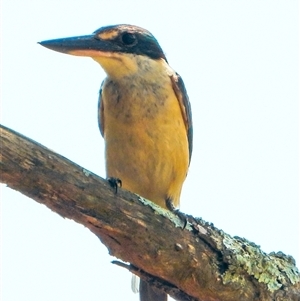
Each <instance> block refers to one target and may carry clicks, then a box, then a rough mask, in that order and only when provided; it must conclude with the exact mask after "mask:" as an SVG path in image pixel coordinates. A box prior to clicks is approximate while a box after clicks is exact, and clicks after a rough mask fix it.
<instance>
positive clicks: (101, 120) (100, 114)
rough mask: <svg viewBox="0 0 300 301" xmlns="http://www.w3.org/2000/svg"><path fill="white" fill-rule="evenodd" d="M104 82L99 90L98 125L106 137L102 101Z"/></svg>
mask: <svg viewBox="0 0 300 301" xmlns="http://www.w3.org/2000/svg"><path fill="white" fill-rule="evenodd" d="M103 83H104V81H103V82H102V84H101V86H100V91H99V99H98V125H99V129H100V133H101V135H102V137H104V114H103V111H104V107H103V101H102V87H103Z"/></svg>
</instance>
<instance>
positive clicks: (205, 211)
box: [1, 0, 300, 301]
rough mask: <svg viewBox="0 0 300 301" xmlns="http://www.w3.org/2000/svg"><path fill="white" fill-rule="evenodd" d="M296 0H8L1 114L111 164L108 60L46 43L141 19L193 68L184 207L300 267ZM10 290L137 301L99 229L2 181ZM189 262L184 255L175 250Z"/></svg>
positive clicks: (90, 159)
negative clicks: (105, 109) (102, 97)
mask: <svg viewBox="0 0 300 301" xmlns="http://www.w3.org/2000/svg"><path fill="white" fill-rule="evenodd" d="M298 6H299V2H298V1H292V0H291V1H286V0H282V1H276V0H270V1H256V0H252V1H224V0H222V1H196V0H195V1H174V0H173V1H108V0H107V1H104V0H103V1H101V0H97V1H93V0H90V1H83V0H72V1H71V0H69V1H68V0H60V1H57V0H51V1H50V0H44V1H37V0H31V1H29V0H23V1H16V0H2V9H1V12H2V17H1V20H2V26H1V28H2V33H1V38H2V43H1V46H2V47H1V48H2V49H1V54H2V76H1V81H2V84H1V92H2V95H1V123H3V124H4V125H6V126H8V127H11V128H12V129H14V130H16V131H19V132H20V133H22V134H24V135H26V136H28V137H30V138H32V139H34V140H36V141H38V142H40V143H42V144H43V145H45V146H46V147H48V148H50V149H53V150H54V151H56V152H58V153H60V154H61V155H63V156H65V157H67V158H69V159H71V160H73V161H74V162H76V163H78V164H80V165H81V166H83V167H84V168H86V169H89V170H91V171H93V172H95V173H97V174H99V175H100V176H103V177H104V176H105V172H104V155H103V148H104V144H103V140H102V138H101V136H100V133H99V131H98V125H97V117H96V116H97V112H96V110H97V98H98V90H99V87H100V83H101V81H102V79H103V78H104V77H105V74H104V72H103V71H102V69H101V68H100V66H98V65H97V64H96V63H95V62H94V61H92V60H91V59H88V58H79V57H72V56H68V55H63V54H59V53H56V52H53V51H50V50H47V49H45V48H43V47H41V46H40V45H38V44H37V42H38V41H41V40H46V39H52V38H60V37H66V36H75V35H82V34H90V33H92V32H93V31H94V30H96V29H97V28H99V27H101V26H104V25H110V24H117V23H130V24H135V25H139V26H142V27H144V28H147V29H148V30H150V31H151V32H152V33H153V34H154V35H155V37H156V38H157V39H158V41H159V42H160V44H161V46H162V48H163V49H164V51H165V52H166V55H167V58H168V61H169V63H170V65H171V66H172V67H173V68H174V69H175V70H176V71H177V72H178V73H179V74H181V76H182V77H183V79H184V81H185V84H186V87H187V90H188V93H189V96H190V100H191V103H192V109H193V119H194V152H193V157H192V164H191V168H190V172H189V175H188V178H187V180H186V182H185V185H184V190H183V193H182V198H181V202H182V205H181V209H182V210H183V211H184V212H187V213H191V214H193V215H195V216H200V217H202V218H204V219H205V220H207V221H210V222H213V223H214V224H215V226H217V227H219V228H221V229H223V230H224V231H226V232H227V233H229V234H231V235H238V236H241V237H245V238H247V239H249V240H251V241H254V242H255V243H256V244H259V245H261V247H262V249H263V250H264V251H265V252H271V251H283V252H284V253H287V254H290V255H292V256H294V257H295V259H296V260H297V262H298V267H299V260H300V254H299V239H300V235H299V232H300V231H299V190H298V188H299V183H298V182H299V169H298V165H299V141H298V124H299V107H298V106H299V85H298V83H299V55H298V52H299V26H298V25H299V7H298ZM1 207H2V208H1V222H2V225H1V226H2V237H1V238H2V244H1V249H2V250H1V251H2V263H1V272H2V288H1V293H2V300H3V301H15V300H30V301H35V300H43V301H48V300H49V301H50V300H51V301H52V300H60V301H68V300H72V301H77V300H89V301H99V300H138V296H137V295H133V293H132V292H131V289H130V278H131V276H130V273H128V272H127V271H125V270H123V269H121V268H119V267H115V266H113V265H112V264H111V263H110V261H111V260H112V259H113V258H111V257H110V256H109V255H108V252H107V249H106V248H105V246H103V245H102V244H101V243H100V242H99V241H98V239H97V238H96V236H94V235H93V234H92V233H91V232H90V231H89V230H87V229H86V228H84V227H83V226H81V225H79V224H76V223H75V222H73V221H70V220H65V219H63V218H61V217H60V216H58V215H57V214H55V213H53V212H51V211H50V210H49V209H47V208H46V207H45V206H43V205H40V204H38V203H36V202H35V201H33V200H31V199H28V198H26V197H25V196H23V195H21V194H20V193H17V192H14V191H12V190H10V189H8V188H5V187H4V186H3V187H2V192H1ZM174 260H180V259H177V258H176V259H174Z"/></svg>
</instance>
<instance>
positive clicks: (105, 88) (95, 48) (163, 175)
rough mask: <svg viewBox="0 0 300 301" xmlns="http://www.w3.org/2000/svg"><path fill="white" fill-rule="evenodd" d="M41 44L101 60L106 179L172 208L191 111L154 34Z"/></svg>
mask: <svg viewBox="0 0 300 301" xmlns="http://www.w3.org/2000/svg"><path fill="white" fill-rule="evenodd" d="M39 43H40V44H41V45H42V46H44V47H46V48H49V49H51V50H54V51H57V52H61V53H66V54H70V55H75V56H84V57H90V58H92V59H93V60H94V61H96V62H97V63H99V64H100V66H101V67H102V68H103V69H104V71H105V73H106V78H105V79H104V81H103V82H102V84H101V88H100V93H99V101H98V121H99V128H100V132H101V135H102V136H103V138H104V141H105V165H106V176H107V178H108V179H109V180H111V181H112V180H115V185H118V184H122V187H123V188H124V189H127V190H129V191H131V192H134V193H136V194H139V195H140V196H142V197H144V198H146V199H148V200H151V201H152V202H154V203H156V204H158V205H159V206H161V207H163V208H166V209H170V210H172V211H175V209H176V208H178V206H179V202H180V194H181V190H182V185H183V182H184V181H185V179H186V176H187V172H188V169H189V165H190V161H191V155H192V149H193V127H192V113H191V104H190V101H189V98H188V95H187V91H186V88H185V85H184V82H183V80H182V78H181V77H180V75H179V74H178V73H177V72H176V71H174V70H173V69H172V68H171V67H170V65H169V63H168V61H167V58H166V56H165V54H164V52H163V50H162V48H161V46H160V45H159V43H158V41H157V40H156V38H155V37H154V36H153V35H152V34H151V33H150V32H149V31H148V30H146V29H144V28H141V27H139V26H135V25H130V24H117V25H109V26H104V27H101V28H99V29H97V30H96V31H94V32H93V33H92V34H90V35H85V36H75V37H68V38H60V39H54V40H46V41H42V42H39ZM139 291H140V300H141V301H165V300H167V294H166V293H165V292H163V291H161V290H159V289H158V288H156V287H154V286H152V285H151V284H149V283H147V282H145V281H143V280H141V281H140V287H139Z"/></svg>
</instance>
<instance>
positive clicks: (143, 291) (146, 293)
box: [140, 279, 168, 301]
mask: <svg viewBox="0 0 300 301" xmlns="http://www.w3.org/2000/svg"><path fill="white" fill-rule="evenodd" d="M167 299H168V295H167V294H166V293H164V292H162V291H161V290H159V289H158V288H156V287H155V286H152V285H151V284H149V283H148V282H145V281H143V280H142V279H140V301H167Z"/></svg>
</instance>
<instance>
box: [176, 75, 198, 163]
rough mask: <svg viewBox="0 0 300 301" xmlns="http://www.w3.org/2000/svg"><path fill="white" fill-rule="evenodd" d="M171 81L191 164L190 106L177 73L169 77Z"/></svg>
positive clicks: (191, 132) (191, 122) (191, 123)
mask: <svg viewBox="0 0 300 301" xmlns="http://www.w3.org/2000/svg"><path fill="white" fill-rule="evenodd" d="M171 81H172V86H173V90H174V92H175V94H176V96H177V99H178V102H179V105H180V108H181V112H182V117H183V120H184V122H185V126H186V130H187V138H188V143H189V162H191V158H192V151H193V121H192V109H191V104H190V101H189V97H188V95H187V92H186V89H185V85H184V82H183V80H182V78H181V76H180V75H179V74H178V73H176V74H174V75H172V76H171Z"/></svg>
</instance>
